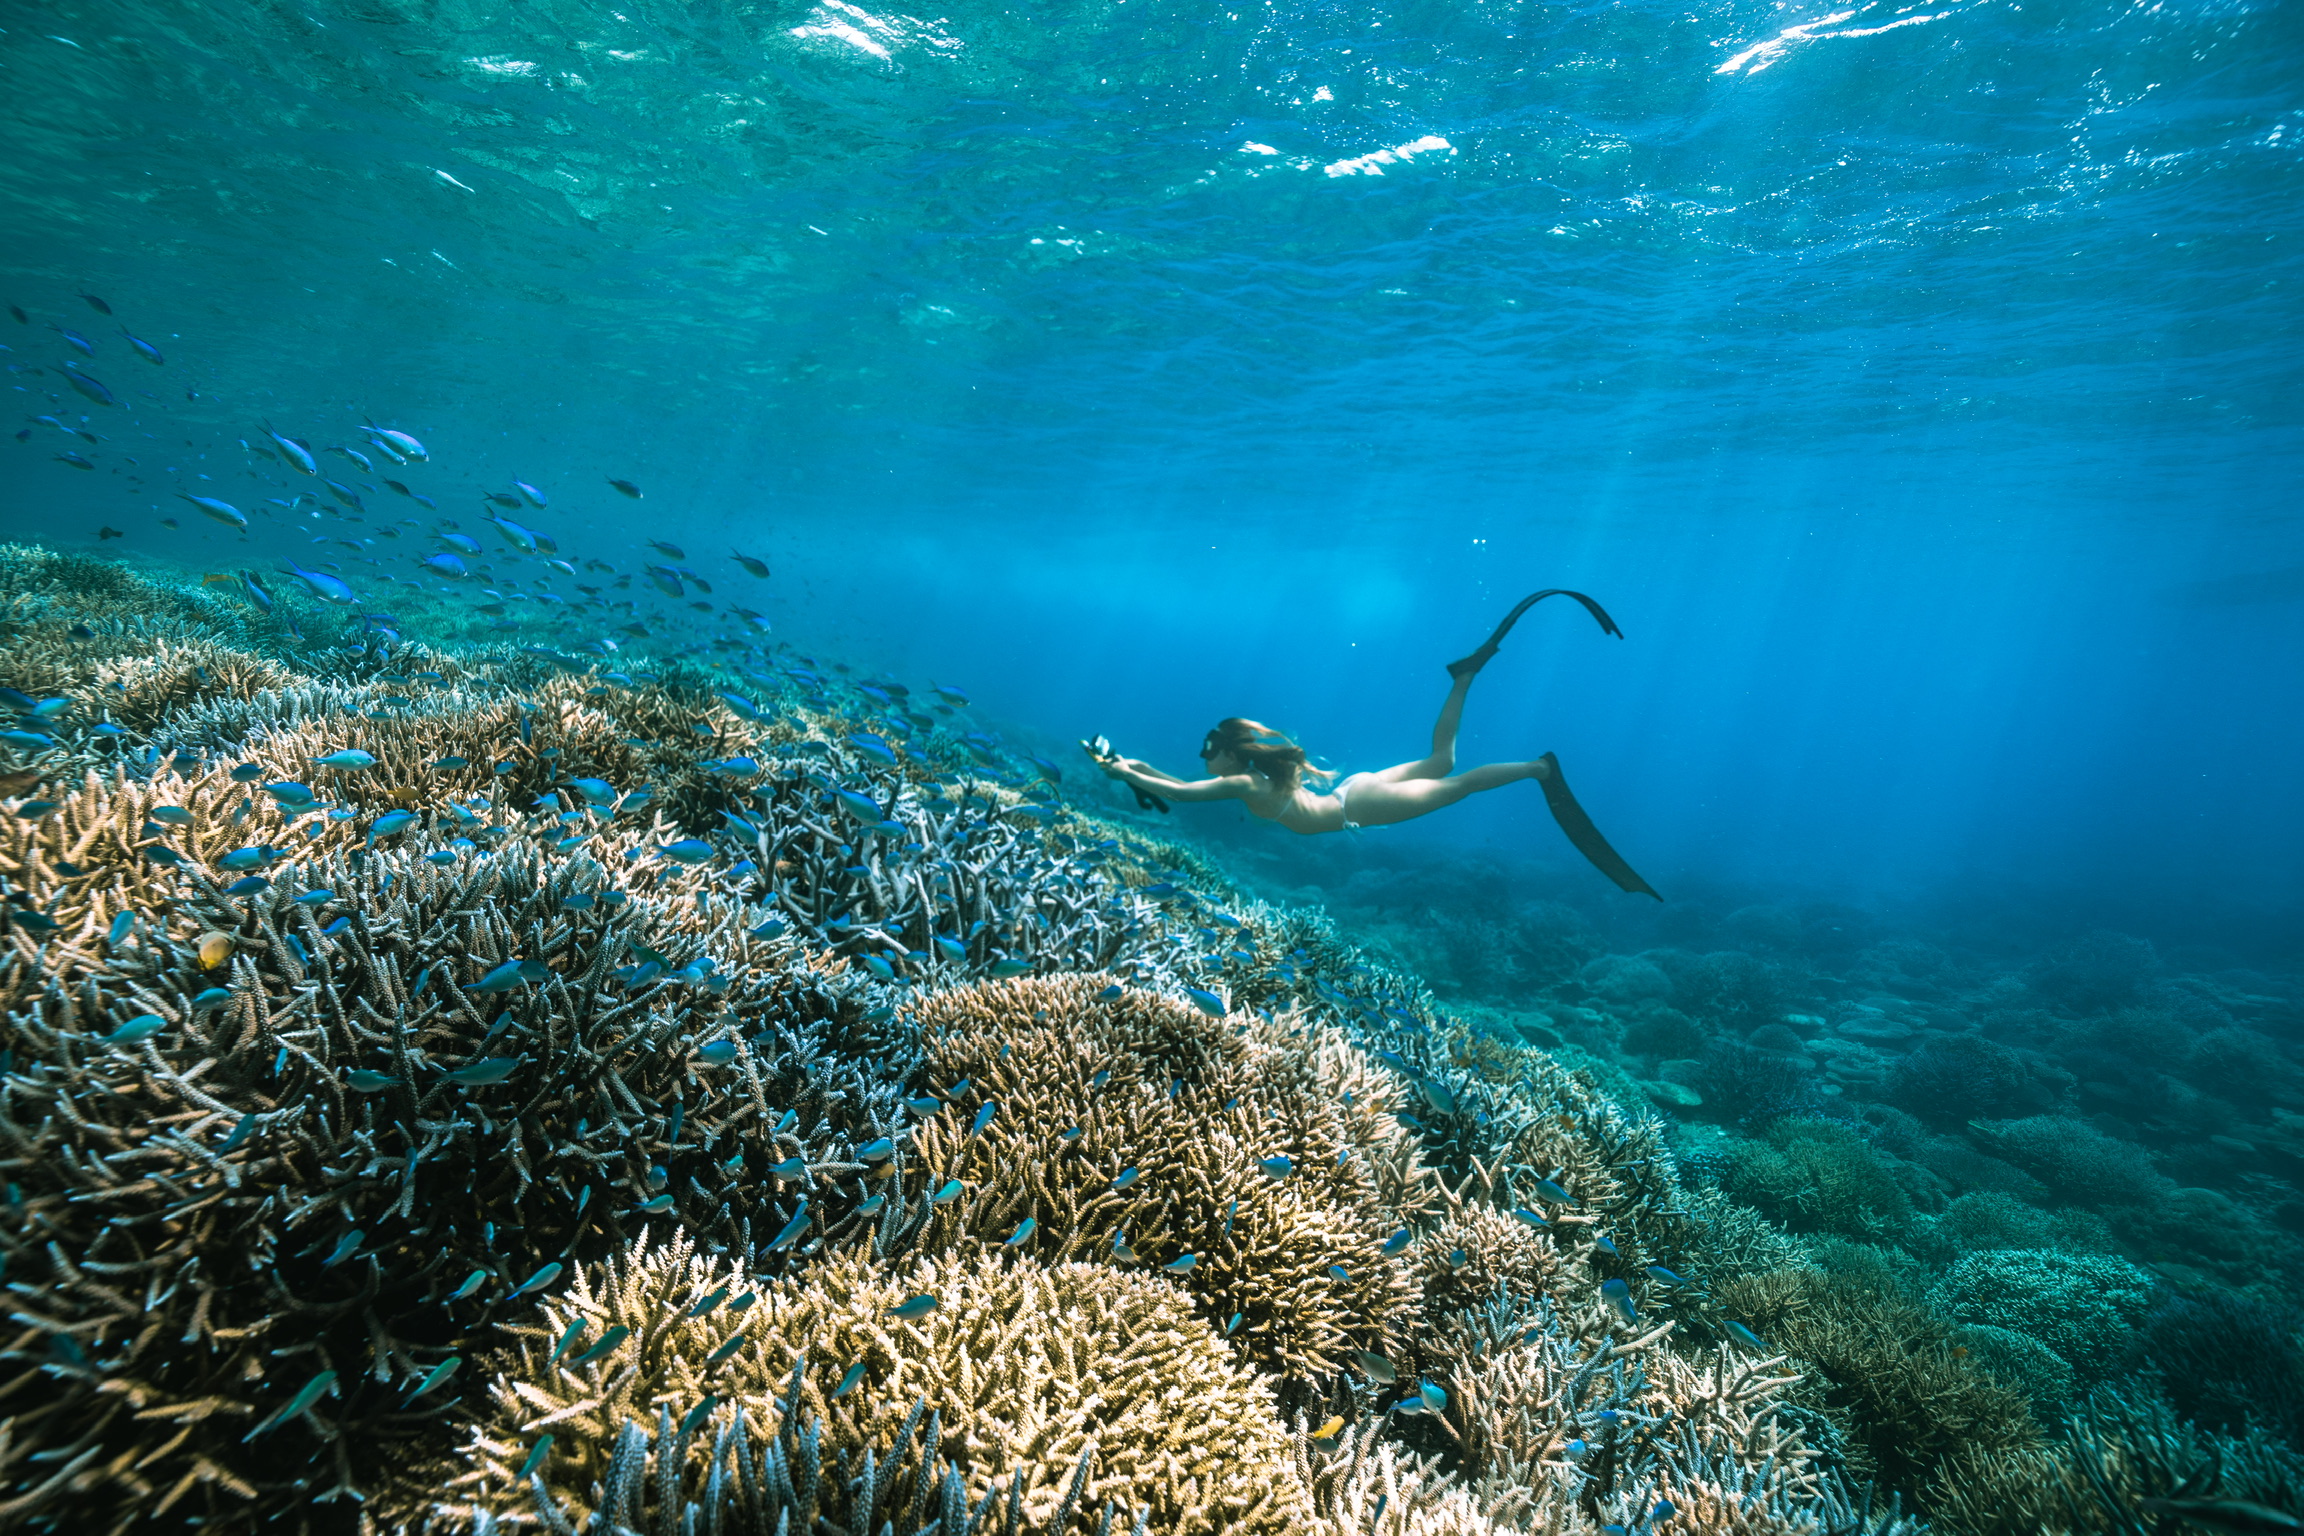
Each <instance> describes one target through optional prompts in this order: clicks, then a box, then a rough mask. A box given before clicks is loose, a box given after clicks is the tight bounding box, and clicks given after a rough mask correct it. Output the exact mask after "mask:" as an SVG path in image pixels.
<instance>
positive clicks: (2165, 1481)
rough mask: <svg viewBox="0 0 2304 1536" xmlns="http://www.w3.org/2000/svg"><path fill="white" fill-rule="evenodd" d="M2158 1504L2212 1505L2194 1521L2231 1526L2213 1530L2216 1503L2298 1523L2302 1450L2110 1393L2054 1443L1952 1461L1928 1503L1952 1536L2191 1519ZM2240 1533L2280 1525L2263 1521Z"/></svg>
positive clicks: (2076, 1535) (2071, 1531) (2162, 1525)
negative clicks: (2214, 1428)
mask: <svg viewBox="0 0 2304 1536" xmlns="http://www.w3.org/2000/svg"><path fill="white" fill-rule="evenodd" d="M2159 1500H2171V1501H2193V1502H2195V1503H2196V1504H2198V1505H2203V1506H2207V1507H2206V1508H2204V1509H2201V1510H2200V1513H2201V1514H2203V1515H2204V1516H2207V1517H2208V1519H2204V1520H2202V1521H2200V1522H2197V1523H2198V1524H2200V1525H2203V1526H2205V1527H2206V1528H2207V1529H2210V1530H2217V1529H2223V1528H2226V1527H2224V1526H2220V1525H2216V1524H2210V1523H2209V1520H2212V1519H2213V1518H2214V1516H2215V1514H2216V1513H2217V1511H2216V1510H2215V1508H2214V1506H2215V1505H2216V1504H2217V1503H2219V1502H2222V1501H2236V1502H2238V1503H2241V1504H2251V1505H2256V1506H2258V1507H2260V1508H2263V1509H2269V1510H2273V1511H2277V1512H2279V1513H2280V1514H2284V1515H2286V1516H2288V1517H2289V1518H2291V1519H2295V1518H2304V1454H2299V1453H2298V1452H2297V1450H2296V1448H2295V1447H2294V1446H2291V1445H2286V1444H2283V1443H2282V1442H2281V1441H2280V1440H2279V1439H2278V1438H2277V1437H2276V1436H2274V1435H2271V1434H2268V1433H2266V1432H2265V1431H2264V1430H2263V1429H2261V1428H2257V1427H2253V1426H2252V1427H2250V1428H2248V1429H2246V1430H2243V1431H2241V1432H2239V1433H2236V1434H2216V1433H2212V1432H2210V1431H2207V1430H2203V1429H2201V1428H2199V1427H2198V1426H2197V1425H2194V1424H2191V1423H2188V1422H2186V1421H2185V1420H2184V1419H2182V1418H2180V1417H2179V1416H2178V1415H2177V1414H2176V1412H2175V1411H2174V1410H2173V1409H2171V1408H2170V1407H2169V1406H2168V1404H2167V1403H2166V1402H2165V1401H2163V1400H2161V1399H2159V1398H2157V1397H2154V1396H2151V1395H2149V1394H2145V1395H2139V1394H2138V1393H2137V1392H2136V1391H2135V1390H2134V1389H2133V1388H2131V1387H2127V1386H2122V1387H2106V1388H2103V1389H2101V1390H2100V1391H2098V1392H2097V1393H2096V1394H2095V1395H2093V1396H2092V1397H2090V1398H2089V1399H2088V1400H2087V1402H2086V1403H2085V1404H2083V1405H2082V1407H2081V1409H2080V1411H2079V1412H2078V1413H2076V1414H2074V1415H2073V1416H2072V1419H2071V1420H2070V1422H2069V1423H2068V1424H2066V1426H2065V1430H2064V1434H2063V1437H2062V1438H2061V1439H2059V1440H2058V1441H2056V1442H2055V1443H2054V1444H2052V1445H2048V1446H2044V1447H2029V1448H2023V1449H2017V1450H2004V1449H1986V1448H1978V1449H1976V1450H1973V1451H1969V1452H1966V1453H1964V1454H1962V1455H1959V1456H1957V1457H1955V1458H1953V1459H1952V1460H1951V1461H1950V1462H1948V1463H1947V1464H1946V1465H1945V1466H1944V1467H1943V1468H1942V1469H1941V1471H1940V1472H1939V1473H1938V1475H1937V1478H1936V1482H1935V1486H1934V1487H1933V1488H1932V1489H1931V1491H1930V1497H1929V1506H1930V1508H1931V1510H1932V1511H1933V1519H1934V1522H1935V1528H1936V1529H1938V1530H1940V1531H1945V1532H1950V1533H1953V1536H2099V1533H2111V1536H2152V1533H2156V1532H2159V1531H2162V1530H2166V1529H2170V1528H2172V1523H2191V1522H2183V1516H2184V1514H2185V1513H2186V1512H2185V1510H2184V1509H2182V1508H2181V1507H2177V1508H2169V1507H2157V1508H2156V1507H2154V1503H2153V1502H2150V1501H2159ZM2227 1514H2228V1517H2229V1518H2230V1519H2231V1520H2234V1521H2238V1520H2241V1519H2243V1518H2247V1517H2246V1516H2245V1515H2244V1513H2243V1512H2241V1511H2228V1512H2227ZM2170 1517H2174V1521H2173V1522H2172V1521H2171V1518H2170ZM2247 1528H2250V1529H2258V1530H2274V1529H2277V1528H2278V1527H2277V1526H2275V1525H2274V1524H2273V1523H2272V1522H2271V1521H2268V1520H2264V1519H2261V1518H2258V1519H2257V1520H2256V1521H2255V1524H2254V1525H2252V1526H2250V1527H2247Z"/></svg>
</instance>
